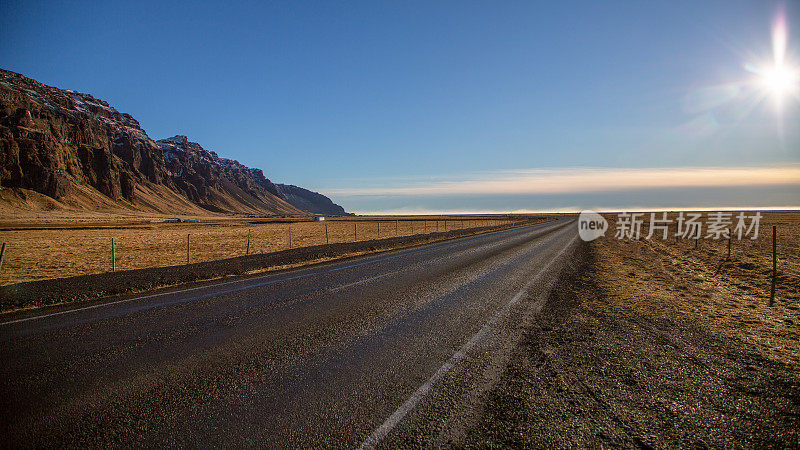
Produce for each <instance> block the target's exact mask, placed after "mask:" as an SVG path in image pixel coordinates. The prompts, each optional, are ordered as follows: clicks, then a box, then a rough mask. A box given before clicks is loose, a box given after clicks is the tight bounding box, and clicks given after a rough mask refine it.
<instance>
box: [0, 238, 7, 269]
mask: <svg viewBox="0 0 800 450" xmlns="http://www.w3.org/2000/svg"><path fill="white" fill-rule="evenodd" d="M5 254H6V243H5V242H3V246H2V247H0V271H1V270H3V255H5Z"/></svg>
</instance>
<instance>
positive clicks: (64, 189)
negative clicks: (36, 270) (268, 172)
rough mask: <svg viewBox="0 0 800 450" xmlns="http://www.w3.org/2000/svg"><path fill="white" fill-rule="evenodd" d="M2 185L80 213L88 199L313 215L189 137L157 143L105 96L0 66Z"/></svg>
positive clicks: (129, 205)
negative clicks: (48, 82) (55, 84)
mask: <svg viewBox="0 0 800 450" xmlns="http://www.w3.org/2000/svg"><path fill="white" fill-rule="evenodd" d="M0 186H2V187H4V188H24V189H30V190H33V191H36V192H39V193H41V194H44V195H47V196H49V197H52V198H53V199H56V200H58V201H59V202H60V203H59V204H63V205H67V206H69V205H73V206H75V207H80V208H87V207H89V208H91V205H92V203H91V202H90V201H89V200H91V199H92V196H95V197H94V198H95V199H96V200H97V201H96V202H95V204H97V205H99V204H102V205H104V207H107V206H108V205H109V204H110V205H113V206H114V207H119V208H123V209H140V210H157V211H161V212H169V213H174V212H183V211H182V210H181V208H183V209H186V208H187V205H189V206H188V207H191V208H194V207H192V205H194V206H196V207H197V208H194V209H193V211H192V212H197V211H202V209H205V210H207V211H214V212H223V213H246V214H290V215H291V214H303V213H308V212H311V211H304V210H302V209H301V208H297V207H296V206H293V205H292V204H290V203H289V202H287V199H286V197H285V196H284V195H283V194H282V193H281V191H280V190H278V188H277V187H276V186H275V185H274V184H273V183H272V182H270V181H269V180H268V179H267V178H266V177H265V176H264V173H263V172H262V171H261V170H260V169H252V168H249V167H246V166H244V165H242V164H240V163H239V162H237V161H234V160H230V159H225V158H220V157H219V156H217V154H216V153H214V152H211V151H208V150H205V149H203V147H201V146H200V145H199V144H197V143H195V142H190V141H189V140H188V138H187V137H186V136H175V137H172V138H169V139H163V140H160V141H154V140H153V139H151V138H150V137H149V136H148V135H147V133H146V132H145V131H144V130H142V129H141V127H140V126H139V123H138V122H137V121H136V120H135V119H134V118H133V117H131V116H130V115H129V114H125V113H120V112H119V111H117V110H116V109H114V108H113V107H111V106H110V105H109V104H108V103H106V102H105V101H103V100H100V99H97V98H95V97H93V96H92V95H89V94H84V93H80V92H75V91H69V90H62V89H58V88H54V87H51V86H47V85H44V84H42V83H39V82H37V81H35V80H32V79H30V78H27V77H24V76H22V75H20V74H17V73H14V72H9V71H6V70H2V69H0ZM87 187H88V188H89V189H86V188H87ZM140 197H142V198H140ZM87 199H88V200H87ZM87 205H88V206H87Z"/></svg>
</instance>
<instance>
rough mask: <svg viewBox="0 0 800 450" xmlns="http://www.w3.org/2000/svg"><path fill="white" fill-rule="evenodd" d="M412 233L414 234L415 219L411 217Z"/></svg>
mask: <svg viewBox="0 0 800 450" xmlns="http://www.w3.org/2000/svg"><path fill="white" fill-rule="evenodd" d="M411 235H412V236H413V235H414V219H411Z"/></svg>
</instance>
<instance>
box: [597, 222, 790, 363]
mask: <svg viewBox="0 0 800 450" xmlns="http://www.w3.org/2000/svg"><path fill="white" fill-rule="evenodd" d="M748 214H750V213H748ZM735 215H736V213H735V214H734V217H735ZM763 215H764V217H763V218H762V219H761V224H760V230H759V236H758V238H757V239H755V240H752V239H749V238H747V239H742V240H737V239H736V237H735V236H734V238H733V239H732V240H731V256H730V259H728V241H727V239H723V240H711V239H701V240H699V241H698V242H697V244H695V242H694V240H686V239H677V240H676V239H675V238H674V236H671V237H670V238H669V239H667V240H662V239H661V237H660V236H659V237H658V238H653V239H650V240H648V239H645V238H644V237H645V236H647V228H643V230H642V231H643V233H642V237H643V238H642V239H640V240H628V239H623V240H618V239H614V230H615V229H616V223H615V222H616V220H615V219H616V215H615V214H607V215H606V217H607V219H609V226H610V229H609V231H608V232H607V233H606V236H607V237H605V238H601V239H598V240H597V241H594V244H595V245H596V248H597V250H598V256H599V259H598V261H597V265H598V277H599V280H598V282H599V283H600V285H601V286H605V289H606V290H607V291H608V292H609V293H610V295H611V297H612V298H615V299H616V301H615V302H614V305H615V306H618V307H621V306H625V307H628V308H632V309H635V310H637V311H638V312H639V313H643V314H653V315H656V316H662V317H668V318H683V319H686V320H688V321H691V322H692V323H695V324H701V325H703V326H706V327H708V328H710V329H712V330H716V331H718V332H721V333H723V334H727V335H730V336H733V337H736V338H738V339H741V341H742V342H744V343H746V345H749V346H752V347H753V348H754V349H755V350H757V351H759V352H761V353H762V354H764V355H765V356H767V357H768V358H770V359H776V360H780V361H784V362H787V363H789V364H792V365H793V366H794V367H800V345H798V339H800V212H796V211H795V212H764V213H763ZM670 216H671V217H672V218H674V215H670ZM703 218H704V220H706V216H705V214H704V215H703ZM649 219H650V215H649V213H648V214H645V223H647V222H649ZM674 226H675V225H674V223H673V229H672V234H673V235H674V232H675V229H674ZM734 226H735V219H734ZM773 226H775V227H776V231H777V235H776V237H777V239H776V247H777V252H776V254H777V269H778V270H777V278H776V289H775V302H774V304H773V306H769V297H770V290H771V284H772V283H771V282H772V227H773ZM704 234H705V229H704Z"/></svg>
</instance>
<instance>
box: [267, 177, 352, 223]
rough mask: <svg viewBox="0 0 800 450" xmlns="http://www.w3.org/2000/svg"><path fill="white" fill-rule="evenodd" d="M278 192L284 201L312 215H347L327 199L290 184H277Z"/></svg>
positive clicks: (342, 209)
mask: <svg viewBox="0 0 800 450" xmlns="http://www.w3.org/2000/svg"><path fill="white" fill-rule="evenodd" d="M277 186H278V192H280V193H281V194H282V195H283V196H284V198H285V199H286V201H288V202H289V203H290V204H292V205H293V206H294V207H296V208H299V209H302V210H303V211H309V212H312V213H314V214H323V215H328V216H342V215H345V214H347V213H346V212H345V210H344V208H342V207H341V206H339V205H337V204H336V203H333V201H331V199H329V198H328V197H326V196H324V195H322V194H320V193H318V192H313V191H309V190H308V189H303V188H301V187H297V186H294V185H291V184H278V185H277Z"/></svg>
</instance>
